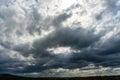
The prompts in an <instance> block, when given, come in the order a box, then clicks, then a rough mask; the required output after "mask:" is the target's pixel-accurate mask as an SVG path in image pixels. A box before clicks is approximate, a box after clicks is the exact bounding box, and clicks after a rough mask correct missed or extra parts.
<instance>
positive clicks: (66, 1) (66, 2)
mask: <svg viewBox="0 0 120 80" xmlns="http://www.w3.org/2000/svg"><path fill="white" fill-rule="evenodd" d="M75 1H76V0H62V4H61V7H62V8H63V9H67V8H69V7H70V6H71V5H73V4H74V3H75Z"/></svg>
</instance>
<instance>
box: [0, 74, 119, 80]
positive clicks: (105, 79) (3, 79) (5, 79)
mask: <svg viewBox="0 0 120 80" xmlns="http://www.w3.org/2000/svg"><path fill="white" fill-rule="evenodd" d="M0 80H120V76H96V77H73V78H66V77H65V78H59V77H58V78H55V77H54V78H53V77H48V78H29V77H20V76H15V75H10V74H1V75H0Z"/></svg>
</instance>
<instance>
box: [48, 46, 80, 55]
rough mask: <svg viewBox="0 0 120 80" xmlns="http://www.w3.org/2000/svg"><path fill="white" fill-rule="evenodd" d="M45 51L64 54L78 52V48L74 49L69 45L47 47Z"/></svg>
mask: <svg viewBox="0 0 120 80" xmlns="http://www.w3.org/2000/svg"><path fill="white" fill-rule="evenodd" d="M47 51H48V52H50V53H53V54H64V55H66V54H71V53H77V52H80V50H78V51H76V50H73V49H71V47H56V48H48V49H47Z"/></svg>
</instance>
